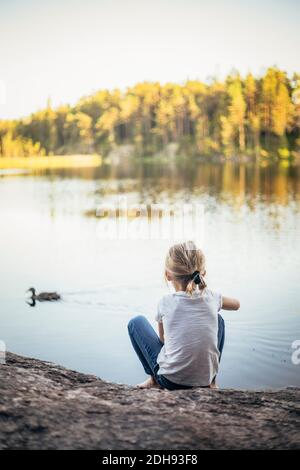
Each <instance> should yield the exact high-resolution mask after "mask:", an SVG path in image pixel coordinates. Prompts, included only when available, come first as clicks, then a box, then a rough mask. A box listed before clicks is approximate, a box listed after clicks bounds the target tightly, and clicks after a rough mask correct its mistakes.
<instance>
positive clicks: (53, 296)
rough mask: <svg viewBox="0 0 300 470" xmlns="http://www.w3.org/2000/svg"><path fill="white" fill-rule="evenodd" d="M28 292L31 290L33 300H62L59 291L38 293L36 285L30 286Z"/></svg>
mask: <svg viewBox="0 0 300 470" xmlns="http://www.w3.org/2000/svg"><path fill="white" fill-rule="evenodd" d="M27 292H31V299H32V300H33V301H35V300H39V301H40V302H44V301H50V302H51V301H53V300H60V299H61V296H60V295H59V294H58V293H57V292H40V293H39V294H37V293H36V290H35V288H34V287H30V288H29V289H28V290H27Z"/></svg>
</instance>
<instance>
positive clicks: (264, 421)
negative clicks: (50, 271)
mask: <svg viewBox="0 0 300 470" xmlns="http://www.w3.org/2000/svg"><path fill="white" fill-rule="evenodd" d="M299 403H300V389H297V388H288V389H285V390H278V391H264V392H261V391H259V392H256V391H240V390H210V389H192V390H179V391H172V392H169V391H165V390H158V389H152V390H139V389H136V388H133V387H130V386H127V385H119V384H113V383H108V382H104V381H103V380H101V379H99V378H97V377H94V376H92V375H85V374H81V373H79V372H74V371H72V370H68V369H65V368H63V367H60V366H57V365H55V364H52V363H49V362H44V361H39V360H37V359H29V358H25V357H20V356H17V355H15V354H11V353H7V358H6V364H3V365H0V449H147V450H151V449H180V450H184V449H299V448H300V405H299Z"/></svg>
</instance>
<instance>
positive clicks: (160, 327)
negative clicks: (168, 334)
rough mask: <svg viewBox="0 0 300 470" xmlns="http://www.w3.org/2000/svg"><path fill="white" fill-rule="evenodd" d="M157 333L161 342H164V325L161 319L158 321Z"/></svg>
mask: <svg viewBox="0 0 300 470" xmlns="http://www.w3.org/2000/svg"><path fill="white" fill-rule="evenodd" d="M158 335H159V339H160V340H161V342H162V343H164V342H165V337H164V325H163V322H162V321H160V322H158Z"/></svg>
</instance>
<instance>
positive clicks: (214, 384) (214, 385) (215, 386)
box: [209, 381, 219, 389]
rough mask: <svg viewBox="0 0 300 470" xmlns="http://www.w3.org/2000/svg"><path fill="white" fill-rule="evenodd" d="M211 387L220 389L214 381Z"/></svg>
mask: <svg viewBox="0 0 300 470" xmlns="http://www.w3.org/2000/svg"><path fill="white" fill-rule="evenodd" d="M209 387H210V388H215V389H219V386H218V385H217V384H216V382H215V381H213V382H212V383H211V384H210V386H209Z"/></svg>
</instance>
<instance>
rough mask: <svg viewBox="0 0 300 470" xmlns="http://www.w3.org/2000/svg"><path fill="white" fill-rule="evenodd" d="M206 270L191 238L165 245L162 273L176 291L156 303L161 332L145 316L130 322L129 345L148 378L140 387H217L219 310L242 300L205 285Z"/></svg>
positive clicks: (220, 333) (221, 341)
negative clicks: (226, 295)
mask: <svg viewBox="0 0 300 470" xmlns="http://www.w3.org/2000/svg"><path fill="white" fill-rule="evenodd" d="M205 274H206V271H205V257H204V254H203V253H202V251H201V250H200V249H199V248H197V247H196V245H195V244H194V243H193V242H186V243H181V244H177V245H174V246H172V247H171V248H170V249H169V252H168V254H167V257H166V264H165V276H166V279H167V280H168V281H171V283H172V285H173V287H174V289H175V292H174V293H172V294H168V295H165V296H164V297H163V298H162V299H161V300H160V302H159V305H158V311H157V314H156V318H155V319H156V321H157V322H158V331H159V336H158V335H157V334H156V332H155V331H154V329H153V328H152V326H151V325H150V323H149V322H148V320H147V319H146V318H145V317H144V316H141V315H139V316H137V317H134V318H133V319H132V320H130V322H129V323H128V331H129V336H130V339H131V342H132V345H133V347H134V349H135V352H136V353H137V355H138V357H139V359H140V361H141V363H142V365H143V367H144V370H145V372H146V374H148V375H149V376H150V377H149V378H148V379H147V380H146V381H145V382H143V383H142V384H140V385H138V387H140V388H151V387H159V388H163V389H167V390H176V389H188V388H192V387H212V388H215V387H216V383H215V380H216V376H217V373H218V368H219V362H220V359H221V355H222V350H223V346H224V338H225V324H224V320H223V318H222V317H221V315H220V314H219V313H218V312H219V311H220V310H221V309H223V310H238V309H239V308H240V303H239V301H238V300H235V299H231V298H228V297H223V296H222V295H221V294H219V293H218V292H214V291H212V290H210V289H208V287H207V285H206V282H205V280H204V277H205Z"/></svg>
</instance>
